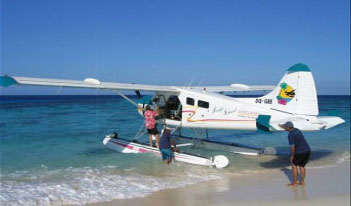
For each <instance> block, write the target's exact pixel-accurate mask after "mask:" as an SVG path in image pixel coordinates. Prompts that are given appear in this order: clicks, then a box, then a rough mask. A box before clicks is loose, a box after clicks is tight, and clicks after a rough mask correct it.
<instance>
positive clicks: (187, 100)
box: [186, 97, 195, 106]
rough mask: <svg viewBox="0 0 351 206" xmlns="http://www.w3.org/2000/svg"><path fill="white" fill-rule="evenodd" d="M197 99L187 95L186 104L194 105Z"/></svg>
mask: <svg viewBox="0 0 351 206" xmlns="http://www.w3.org/2000/svg"><path fill="white" fill-rule="evenodd" d="M194 103H195V100H194V99H193V98H190V97H187V98H186V104H187V105H193V106H194Z"/></svg>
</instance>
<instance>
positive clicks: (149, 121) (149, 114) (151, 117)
mask: <svg viewBox="0 0 351 206" xmlns="http://www.w3.org/2000/svg"><path fill="white" fill-rule="evenodd" d="M156 116H158V114H157V112H155V111H154V110H152V109H151V108H150V106H146V111H145V113H144V117H145V126H146V129H147V132H148V134H149V142H150V147H152V135H155V138H156V147H157V148H159V138H158V136H159V135H158V134H159V132H158V131H157V126H156Z"/></svg>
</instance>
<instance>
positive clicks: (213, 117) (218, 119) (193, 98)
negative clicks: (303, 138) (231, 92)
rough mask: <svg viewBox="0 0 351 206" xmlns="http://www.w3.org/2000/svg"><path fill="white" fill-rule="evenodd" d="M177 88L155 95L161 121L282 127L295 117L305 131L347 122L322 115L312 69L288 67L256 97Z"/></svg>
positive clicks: (222, 126)
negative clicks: (267, 88) (270, 89)
mask: <svg viewBox="0 0 351 206" xmlns="http://www.w3.org/2000/svg"><path fill="white" fill-rule="evenodd" d="M176 90H177V92H162V91H160V92H157V93H156V94H155V96H154V97H153V98H152V104H153V105H154V106H155V108H158V109H159V111H160V120H159V121H161V122H162V123H165V124H167V125H173V126H181V127H188V128H206V129H228V130H257V129H263V130H266V131H282V130H283V129H282V128H281V127H280V126H279V124H284V123H285V122H287V121H291V122H293V124H294V126H295V127H297V128H299V129H300V130H302V131H316V130H321V129H329V128H331V127H334V126H336V125H338V124H341V123H343V122H344V120H343V119H341V118H339V117H330V116H325V117H320V116H318V114H319V109H318V100H317V93H316V88H315V84H314V80H313V77H312V73H311V72H310V71H288V72H287V73H286V74H285V76H284V77H283V78H282V80H281V81H280V83H279V84H278V86H277V87H276V88H275V89H273V90H272V91H271V92H270V93H268V94H267V95H265V96H262V97H255V98H251V97H249V98H243V97H239V98H235V97H230V96H226V95H223V94H220V93H214V92H207V91H206V88H205V87H204V88H202V89H199V88H197V89H194V88H176ZM175 100H176V101H175ZM172 101H173V102H172ZM140 106H144V107H145V105H140ZM139 112H140V114H142V111H141V110H139Z"/></svg>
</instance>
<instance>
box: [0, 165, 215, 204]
mask: <svg viewBox="0 0 351 206" xmlns="http://www.w3.org/2000/svg"><path fill="white" fill-rule="evenodd" d="M180 171H181V172H180ZM129 173H130V174H129ZM221 177H222V175H221V174H220V173H218V171H216V170H212V169H209V168H199V167H196V166H195V167H186V168H185V169H183V170H179V169H176V170H172V169H170V170H169V173H168V174H167V175H162V177H159V176H153V175H144V174H138V173H136V172H132V171H121V170H118V168H116V167H111V166H105V167H103V168H89V167H86V168H67V169H57V170H53V171H45V172H35V173H33V172H23V171H22V172H16V173H13V174H9V175H5V176H4V175H2V181H1V185H0V188H1V193H0V201H1V205H3V206H10V205H11V206H16V205H28V206H32V205H33V206H46V205H82V204H87V203H96V202H104V201H110V200H113V199H127V198H135V197H144V196H147V195H150V194H151V193H153V192H156V191H159V190H163V189H167V188H178V187H184V186H186V185H190V184H195V183H198V182H203V181H208V180H211V179H219V178H221ZM5 179H6V180H5Z"/></svg>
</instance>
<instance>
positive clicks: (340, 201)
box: [89, 161, 350, 206]
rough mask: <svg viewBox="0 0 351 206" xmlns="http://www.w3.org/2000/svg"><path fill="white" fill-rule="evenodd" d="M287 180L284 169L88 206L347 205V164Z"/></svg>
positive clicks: (348, 163) (234, 176)
mask: <svg viewBox="0 0 351 206" xmlns="http://www.w3.org/2000/svg"><path fill="white" fill-rule="evenodd" d="M290 180H291V173H290V168H283V169H281V170H274V171H269V172H268V171H266V172H258V173H255V174H244V175H231V176H230V177H227V178H225V179H221V180H213V181H209V182H203V183H199V184H195V185H191V186H187V187H184V188H177V189H167V190H162V191H159V192H156V193H153V194H152V195H150V196H147V197H141V198H134V199H123V200H114V201H111V202H104V203H96V204H89V206H97V205H99V206H138V205H140V206H141V205H142V206H148V205H150V206H167V205H168V206H170V205H172V206H184V205H186V206H200V205H201V206H207V205H220V206H226V205H260V206H262V205H264V206H265V205H267V206H268V205H269V206H272V205H291V206H294V205H316V206H317V205H318V206H321V205H328V206H329V205H333V206H336V205H340V206H348V205H350V161H346V162H343V163H340V164H338V165H336V166H330V167H325V168H308V167H307V177H306V186H304V187H302V186H299V187H295V188H289V187H287V184H288V183H290Z"/></svg>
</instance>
